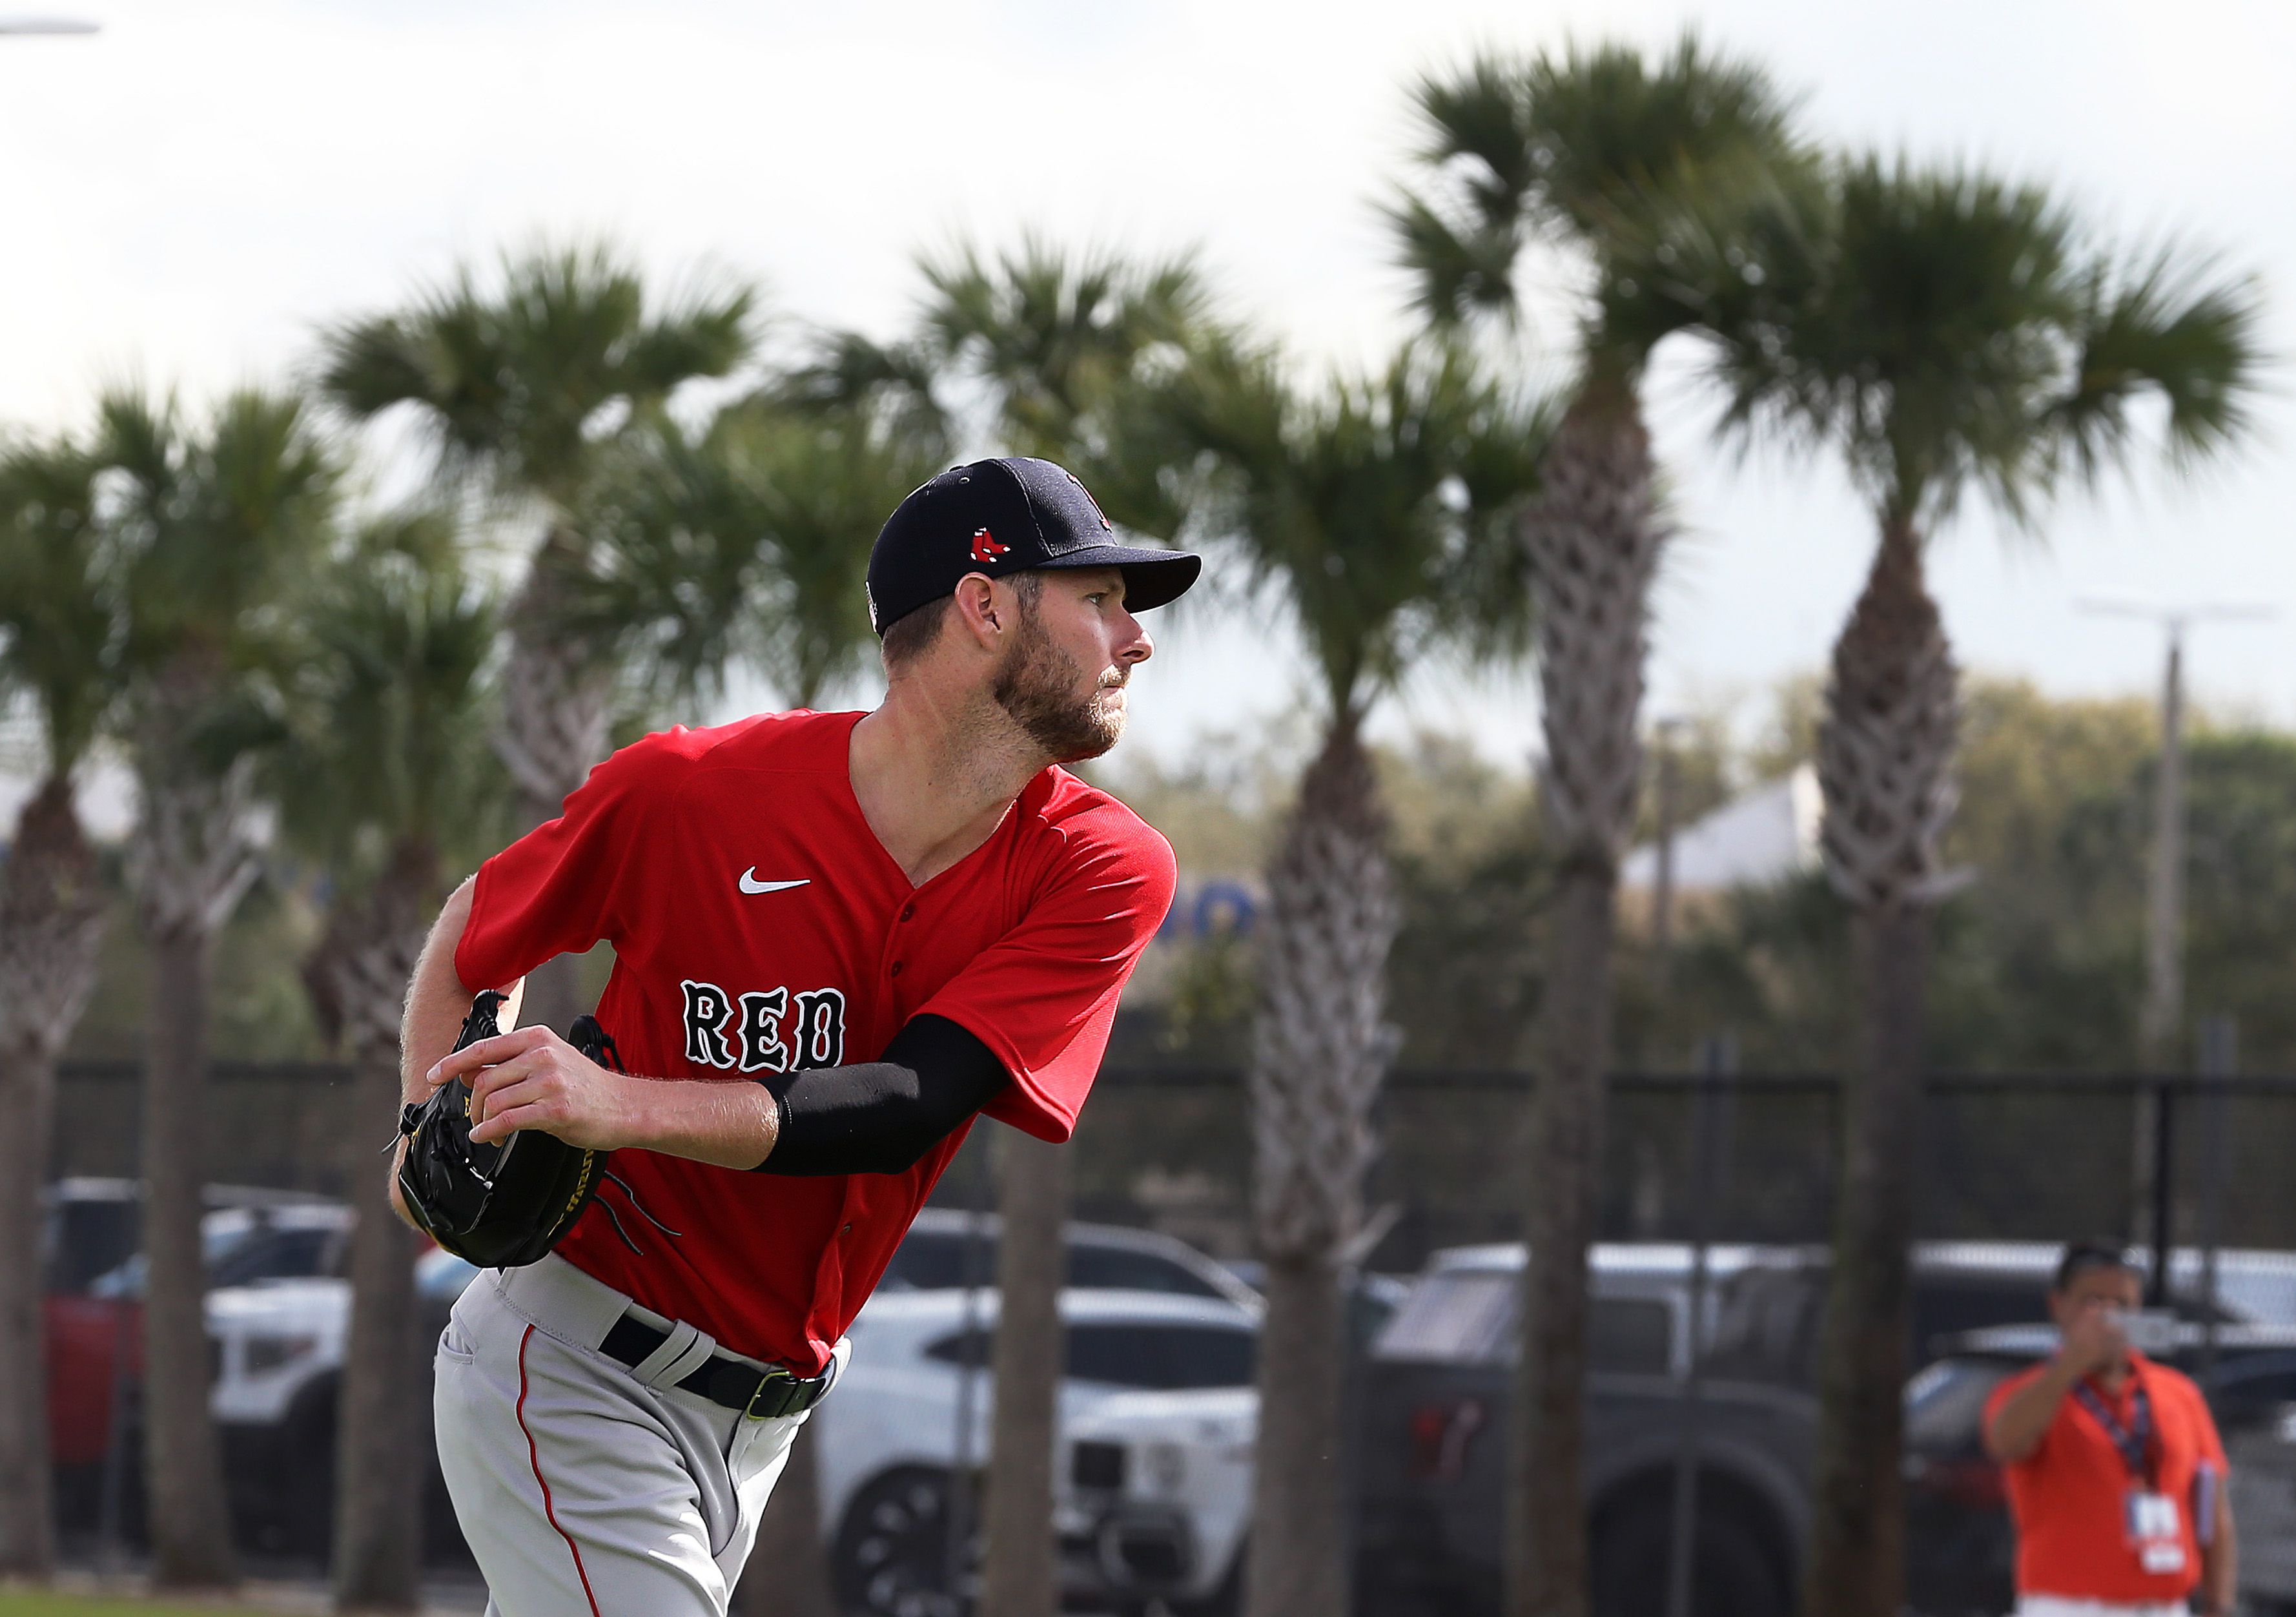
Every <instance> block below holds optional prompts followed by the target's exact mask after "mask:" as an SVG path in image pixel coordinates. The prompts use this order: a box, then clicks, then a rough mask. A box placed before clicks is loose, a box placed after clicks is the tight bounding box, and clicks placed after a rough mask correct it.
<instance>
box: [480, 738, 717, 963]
mask: <svg viewBox="0 0 2296 1617" xmlns="http://www.w3.org/2000/svg"><path fill="white" fill-rule="evenodd" d="M674 734H675V733H672V735H650V736H648V737H646V738H645V739H644V741H640V742H637V743H634V744H632V745H630V746H627V747H625V748H623V749H622V750H621V751H619V752H617V753H615V754H614V755H613V756H612V757H611V758H609V759H606V761H605V762H603V763H602V764H600V765H599V766H598V767H596V768H594V769H593V770H591V771H590V776H589V778H588V779H587V780H586V781H584V782H583V783H582V784H581V785H579V786H578V787H576V788H575V789H574V791H572V792H570V793H568V795H567V798H566V801H565V804H564V807H563V808H562V810H561V811H560V813H559V816H558V817H557V818H556V819H554V820H551V821H548V822H546V823H545V824H543V825H537V826H536V827H535V828H534V829H533V830H532V831H529V832H528V833H526V834H525V835H524V836H522V837H521V838H519V840H518V841H515V842H512V844H511V845H510V846H509V847H507V848H505V849H504V850H502V851H501V852H500V853H498V854H496V855H495V856H494V858H490V859H488V861H487V862H486V863H485V864H483V865H481V866H479V875H478V881H477V883H476V885H475V886H474V887H473V888H472V890H471V917H470V920H469V921H468V922H467V923H465V924H464V925H463V936H462V940H461V941H460V942H459V943H457V944H456V945H455V975H456V976H457V977H460V978H461V979H462V980H463V986H465V987H466V988H471V989H489V988H502V987H504V986H506V985H508V984H509V983H511V982H512V981H515V980H516V979H518V978H520V977H523V976H524V975H526V973H529V972H530V971H532V970H533V969H534V968H535V967H536V966H538V965H540V964H543V963H544V962H545V961H546V960H550V959H552V958H553V957H555V956H559V955H571V954H580V953H582V952H583V951H585V950H586V949H588V948H590V947H591V946H592V945H594V944H595V943H597V942H599V941H600V940H606V939H612V938H615V937H617V936H618V935H619V933H620V932H622V930H623V926H624V922H625V913H624V912H625V907H626V904H627V900H628V898H629V895H630V892H631V891H632V889H633V887H634V886H635V882H634V881H633V880H632V876H633V872H634V868H635V864H636V861H637V859H638V858H639V855H640V852H641V849H642V846H643V843H644V837H645V828H646V825H647V823H648V821H649V820H650V819H651V818H652V817H654V816H655V815H656V814H657V813H658V811H659V800H660V797H661V796H662V795H663V794H664V793H665V792H668V791H670V790H672V789H674V779H673V777H671V776H668V773H667V770H668V766H670V765H671V764H672V763H674V761H675V757H674V754H673V753H672V752H671V751H670V746H669V744H668V743H670V741H671V739H672V736H673V735H674Z"/></svg>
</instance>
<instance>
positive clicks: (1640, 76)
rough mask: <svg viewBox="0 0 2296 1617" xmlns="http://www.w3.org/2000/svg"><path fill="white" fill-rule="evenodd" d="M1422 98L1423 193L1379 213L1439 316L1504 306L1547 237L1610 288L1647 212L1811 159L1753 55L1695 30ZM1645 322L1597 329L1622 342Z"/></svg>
mask: <svg viewBox="0 0 2296 1617" xmlns="http://www.w3.org/2000/svg"><path fill="white" fill-rule="evenodd" d="M1413 99H1414V101H1415V103H1416V105H1417V110H1418V111H1419V114H1420V118H1421V122H1422V125H1423V141H1422V144H1421V145H1420V148H1419V152H1418V155H1419V159H1420V161H1421V165H1422V168H1423V181H1422V188H1421V191H1420V193H1419V194H1417V195H1416V196H1415V197H1411V198H1406V200H1405V201H1401V202H1399V203H1396V204H1391V205H1390V206H1389V207H1388V208H1387V209H1385V210H1384V211H1385V214H1386V217H1387V219H1388V223H1389V226H1390V230H1391V232H1392V233H1393V235H1394V239H1395V241H1396V244H1397V254H1398V260H1399V262H1400V263H1401V264H1402V265H1403V267H1405V268H1406V269H1407V270H1409V271H1411V272H1412V273H1413V275H1414V276H1415V280H1416V283H1417V291H1416V295H1415V302H1416V304H1417V305H1418V307H1419V308H1421V309H1422V311H1423V312H1424V313H1426V314H1427V315H1429V316H1431V318H1433V319H1435V320H1437V321H1438V322H1447V321H1456V320H1457V319H1459V318H1461V317H1463V316H1464V315H1466V314H1468V313H1471V312H1490V311H1498V312H1502V313H1505V312H1507V311H1509V310H1511V308H1512V307H1513V286H1512V279H1513V273H1514V265H1515V261H1516V259H1517V258H1518V257H1519V256H1520V253H1521V250H1522V249H1523V248H1524V247H1526V246H1527V245H1529V243H1530V242H1534V241H1538V240H1542V239H1543V240H1546V241H1548V242H1552V243H1554V244H1557V245H1562V246H1567V247H1569V248H1570V249H1571V250H1573V251H1574V252H1575V253H1576V254H1577V255H1578V256H1579V258H1580V259H1582V260H1583V261H1586V262H1587V263H1589V264H1590V265H1591V266H1592V267H1593V268H1594V269H1595V284H1596V285H1597V287H1598V288H1602V287H1606V286H1608V285H1609V283H1612V282H1614V281H1615V280H1616V279H1617V278H1618V277H1619V275H1620V271H1619V270H1618V269H1617V268H1616V267H1614V265H1613V264H1612V262H1611V260H1612V259H1613V257H1614V256H1615V255H1617V254H1619V253H1620V252H1621V251H1627V250H1631V247H1632V244H1633V242H1634V239H1635V235H1636V231H1637V230H1638V229H1639V227H1640V226H1641V224H1642V222H1643V220H1644V217H1645V216H1646V215H1647V214H1648V213H1649V212H1650V210H1651V209H1653V208H1656V207H1660V206H1663V205H1666V204H1668V203H1669V202H1674V201H1682V200H1684V199H1685V198H1694V197H1695V196H1696V194H1697V193H1698V191H1699V189H1700V188H1701V187H1702V186H1705V185H1711V184H1712V183H1714V181H1715V180H1716V178H1717V177H1718V176H1727V175H1733V174H1735V173H1737V172H1738V171H1742V170H1743V171H1746V173H1747V175H1748V176H1749V178H1747V179H1744V180H1734V181H1733V183H1736V184H1746V183H1751V178H1752V177H1757V176H1759V174H1760V173H1761V172H1762V171H1764V170H1765V169H1767V168H1768V167H1769V166H1771V165H1784V164H1792V163H1794V162H1798V161H1800V160H1803V159H1802V155H1801V154H1802V151H1803V148H1802V145H1801V143H1800V140H1799V138H1798V137H1797V136H1796V135H1795V134H1794V132H1793V130H1792V113H1793V102H1792V98H1790V97H1788V96H1786V95H1784V94H1782V93H1781V92H1780V91H1779V90H1778V89H1777V88H1776V86H1775V84H1774V83H1773V81H1772V80H1771V79H1770V78H1769V77H1768V75H1767V72H1766V71H1765V70H1763V69H1762V68H1761V67H1760V66H1759V65H1758V64H1756V63H1755V62H1752V61H1751V60H1750V59H1745V58H1741V57H1735V56H1731V55H1727V54H1724V53H1718V52H1716V51H1713V50H1711V49H1710V48H1708V47H1707V46H1706V45H1703V44H1702V42H1701V41H1700V40H1699V39H1698V38H1697V37H1696V36H1695V35H1685V36H1684V37H1683V38H1682V39H1681V40H1680V42H1679V43H1678V44H1677V45H1676V46H1675V47H1674V49H1673V51H1672V52H1671V53H1669V54H1668V55H1666V56H1665V57H1663V58H1662V59H1661V60H1660V61H1658V62H1650V61H1647V60H1645V58H1644V54H1643V53H1642V52H1641V51H1640V50H1639V49H1637V48H1636V47H1634V46H1631V45H1621V44H1604V45H1595V46H1592V47H1581V46H1576V45H1574V46H1571V47H1570V48H1568V49H1566V50H1564V51H1562V52H1561V53H1541V54H1538V55H1535V56H1531V57H1528V58H1523V59H1511V58H1505V57H1500V56H1495V55H1489V54H1485V55H1479V56H1477V57H1475V58H1473V59H1472V60H1471V61H1470V62H1467V63H1466V64H1465V66H1464V67H1463V68H1462V69H1460V70H1456V72H1454V73H1452V74H1451V75H1449V76H1447V77H1442V78H1424V79H1422V80H1421V81H1420V83H1419V84H1418V85H1417V86H1415V90H1414V92H1413ZM1648 312H1649V311H1648V310H1647V309H1645V310H1644V313H1645V314H1647V313H1648ZM1647 329H1648V328H1647V325H1646V324H1637V325H1634V326H1630V327H1621V328H1620V329H1617V330H1612V329H1610V328H1608V327H1605V326H1603V324H1601V323H1600V322H1599V321H1590V322H1589V330H1590V332H1591V333H1592V334H1593V335H1594V336H1595V338H1596V339H1597V340H1598V341H1600V342H1602V343H1603V344H1605V345H1607V346H1609V347H1610V348H1612V349H1626V348H1627V347H1628V345H1629V344H1630V342H1631V341H1634V340H1636V338H1638V337H1639V335H1640V333H1642V332H1644V331H1646V330H1647ZM1665 329H1675V328H1672V327H1668V328H1665ZM1630 333H1631V334H1630ZM1659 334H1661V335H1663V334H1664V331H1663V330H1661V332H1659ZM1650 340H1651V341H1654V339H1650ZM1639 351H1640V352H1646V351H1647V347H1646V346H1645V347H1644V349H1641V350H1639ZM1633 362H1634V361H1633V360H1632V357H1629V365H1631V364H1632V363H1633Z"/></svg>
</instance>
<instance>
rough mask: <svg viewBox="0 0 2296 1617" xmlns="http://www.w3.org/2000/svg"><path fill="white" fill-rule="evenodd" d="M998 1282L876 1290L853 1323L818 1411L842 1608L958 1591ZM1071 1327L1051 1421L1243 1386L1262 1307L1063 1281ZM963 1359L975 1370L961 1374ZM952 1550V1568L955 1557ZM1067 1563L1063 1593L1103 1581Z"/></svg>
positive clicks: (938, 1601) (991, 1392)
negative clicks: (960, 1523)
mask: <svg viewBox="0 0 2296 1617" xmlns="http://www.w3.org/2000/svg"><path fill="white" fill-rule="evenodd" d="M996 1309H997V1296H996V1293H995V1292H993V1291H980V1292H970V1293H968V1292H965V1291H961V1290H960V1291H939V1290H936V1291H911V1292H891V1293H879V1294H878V1295H877V1296H876V1297H874V1298H873V1299H872V1300H871V1301H870V1302H869V1304H868V1306H867V1307H865V1308H864V1309H862V1310H861V1317H860V1318H859V1319H857V1320H856V1321H855V1322H854V1325H853V1328H852V1332H851V1337H852V1343H853V1351H852V1359H851V1362H850V1364H849V1367H848V1368H847V1370H846V1372H845V1374H844V1376H843V1380H842V1384H841V1385H840V1387H839V1388H838V1390H837V1391H835V1392H834V1393H832V1395H831V1397H830V1398H829V1399H828V1400H827V1401H826V1402H825V1403H824V1404H823V1405H822V1406H821V1409H820V1412H819V1413H818V1414H817V1415H816V1416H815V1417H814V1418H815V1420H816V1422H817V1423H818V1427H817V1429H818V1431H819V1433H820V1436H819V1440H818V1441H819V1444H820V1448H819V1455H820V1467H821V1472H820V1474H821V1500H822V1519H823V1523H824V1529H825V1531H827V1533H828V1536H829V1547H830V1570H831V1576H832V1582H833V1585H834V1587H835V1588H836V1590H837V1594H838V1597H839V1599H840V1601H841V1602H843V1604H844V1606H845V1609H846V1610H848V1611H849V1612H862V1613H886V1617H906V1614H907V1613H914V1612H926V1611H939V1610H945V1609H949V1608H948V1606H947V1600H948V1598H949V1596H950V1595H951V1593H952V1590H951V1588H950V1575H951V1572H952V1570H955V1573H956V1576H957V1577H958V1579H959V1580H960V1585H959V1587H958V1588H957V1589H956V1590H955V1591H954V1592H955V1594H956V1595H957V1596H958V1597H959V1598H960V1599H963V1598H969V1597H970V1596H971V1593H972V1590H971V1588H970V1586H969V1581H967V1580H969V1579H970V1576H971V1572H970V1567H971V1564H972V1559H973V1556H974V1553H975V1548H976V1547H975V1546H974V1545H973V1544H972V1542H971V1541H970V1538H969V1536H968V1539H966V1540H965V1541H964V1542H963V1543H961V1545H960V1547H959V1549H958V1553H957V1554H956V1555H955V1556H954V1557H953V1556H952V1553H951V1543H950V1540H951V1537H952V1529H951V1518H952V1512H953V1510H954V1509H955V1479H956V1477H957V1476H958V1474H959V1473H961V1472H963V1473H968V1474H969V1473H971V1472H972V1470H973V1469H974V1468H977V1467H979V1466H980V1465H983V1464H985V1462H986V1460H987V1457H988V1431H989V1420H990V1416H991V1412H992V1403H993V1399H994V1397H995V1389H994V1387H993V1385H992V1384H991V1381H990V1377H989V1375H988V1358H989V1342H990V1338H991V1337H992V1335H993V1334H994V1332H995V1329H996ZM1061 1317H1062V1322H1063V1325H1064V1326H1065V1327H1066V1331H1067V1349H1066V1366H1065V1374H1064V1375H1063V1377H1062V1382H1061V1387H1060V1392H1059V1410H1060V1419H1061V1421H1062V1424H1063V1425H1064V1426H1065V1425H1069V1424H1073V1423H1075V1422H1077V1421H1078V1420H1079V1419H1081V1418H1082V1417H1084V1416H1086V1415H1087V1414H1088V1413H1090V1411H1091V1410H1092V1409H1093V1408H1095V1407H1096V1406H1097V1405H1099V1404H1101V1403H1103V1402H1104V1401H1106V1400H1107V1399H1111V1398H1112V1397H1116V1396H1119V1395H1121V1394H1123V1393H1125V1392H1128V1391H1134V1392H1137V1391H1159V1392H1177V1391H1216V1390H1226V1391H1237V1390H1248V1389H1249V1388H1251V1385H1252V1384H1253V1378H1254V1375H1255V1363H1254V1361H1255V1358H1256V1355H1257V1352H1258V1347H1259V1314H1258V1312H1257V1310H1255V1309H1249V1308H1245V1307H1243V1306H1242V1305H1241V1304H1239V1303H1237V1302H1235V1301H1231V1300H1229V1299H1227V1298H1225V1297H1217V1298H1215V1297H1191V1296H1181V1295H1176V1294H1174V1293H1169V1292H1119V1291H1093V1290H1086V1289H1083V1288H1076V1289H1071V1290H1068V1291H1064V1292H1062V1293H1061ZM968 1372H970V1373H968ZM953 1562H954V1567H953ZM1078 1570H1079V1569H1077V1568H1074V1567H1066V1568H1064V1572H1067V1573H1070V1574H1071V1576H1070V1580H1069V1581H1070V1584H1071V1587H1070V1589H1069V1591H1068V1592H1070V1593H1074V1594H1094V1593H1097V1592H1098V1582H1099V1580H1098V1579H1097V1577H1096V1576H1076V1575H1074V1574H1076V1573H1078Z"/></svg>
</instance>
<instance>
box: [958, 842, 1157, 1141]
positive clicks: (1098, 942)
mask: <svg viewBox="0 0 2296 1617" xmlns="http://www.w3.org/2000/svg"><path fill="white" fill-rule="evenodd" d="M1119 812H1124V811H1121V810H1119ZM1126 818H1127V819H1128V820H1129V825H1128V826H1127V827H1126V828H1125V829H1126V833H1125V834H1120V835H1114V836H1111V837H1109V838H1107V839H1106V840H1103V841H1096V842H1095V843H1092V844H1088V845H1087V846H1086V847H1085V848H1083V849H1082V850H1080V851H1079V852H1078V853H1076V854H1074V855H1072V856H1070V858H1069V859H1067V860H1066V861H1065V862H1064V863H1063V865H1062V868H1061V869H1060V870H1059V871H1058V873H1057V874H1055V876H1054V881H1053V883H1052V886H1051V888H1050V890H1049V891H1047V892H1046V894H1045V895H1044V896H1043V897H1042V898H1040V899H1037V902H1036V903H1034V904H1033V905H1031V906H1030V907H1029V910H1028V912H1027V914H1026V915H1023V916H1022V917H1021V921H1020V923H1019V924H1017V925H1016V926H1014V927H1013V930H1012V931H1010V932H1006V933H1005V936H1004V937H1002V938H1000V939H998V940H996V942H995V943H993V944H991V945H990V946H989V947H988V948H987V949H985V950H984V951H982V953H981V954H980V956H978V957H977V958H976V959H974V960H973V961H972V964H969V965H968V966H966V967H965V968H964V971H962V972H960V973H957V975H956V976H955V978H954V979H953V980H952V981H949V982H948V983H947V986H945V987H944V988H942V989H941V990H940V991H939V993H937V994H935V995H934V996H933V997H932V998H931V1000H930V1001H928V1002H927V1003H926V1004H925V1005H923V1006H922V1008H921V1009H920V1011H919V1014H921V1015H923V1014H930V1015H934V1016H943V1017H947V1019H948V1020H949V1021H951V1022H955V1023H956V1024H957V1025H958V1026H960V1027H962V1028H964V1030H966V1031H968V1032H970V1033H971V1034H972V1036H973V1037H974V1038H978V1039H980V1042H981V1043H982V1044H984V1045H986V1046H988V1048H989V1050H990V1051H991V1052H992V1053H994V1054H995V1055H996V1059H997V1060H998V1061H1000V1062H1002V1063H1004V1065H1005V1071H1007V1072H1009V1073H1011V1074H1012V1077H1013V1081H1012V1083H1010V1084H1009V1085H1007V1086H1005V1088H1004V1089H1003V1090H1001V1091H1000V1092H999V1093H998V1094H997V1096H996V1098H995V1099H994V1100H993V1101H991V1102H990V1103H989V1104H988V1106H987V1107H986V1108H984V1110H985V1111H986V1112H987V1114H988V1116H990V1117H993V1118H995V1119H996V1120H998V1121H999V1122H1003V1123H1010V1124H1011V1125H1012V1126H1013V1127H1014V1128H1015V1129H1021V1130H1022V1131H1023V1132H1024V1133H1028V1134H1031V1135H1034V1136H1035V1137H1037V1138H1038V1139H1040V1140H1049V1141H1051V1142H1052V1143H1054V1145H1059V1144H1061V1143H1062V1142H1063V1141H1065V1140H1067V1139H1068V1137H1069V1136H1070V1134H1071V1133H1072V1132H1074V1130H1075V1129H1076V1120H1077V1113H1078V1112H1079V1111H1081V1110H1082V1109H1083V1107H1084V1097H1085V1094H1086V1092H1087V1090H1089V1089H1090V1088H1092V1080H1093V1079H1094V1077H1095V1075H1096V1074H1097V1073H1098V1072H1099V1071H1100V1058H1101V1056H1102V1055H1103V1053H1104V1052H1105V1051H1106V1050H1107V1048H1108V1035H1109V1030H1110V1029H1111V1027H1113V1026H1114V1025H1115V1022H1116V1001H1117V998H1118V996H1119V995H1120V994H1121V993H1122V992H1123V990H1124V984H1125V982H1126V981H1127V980H1128V978H1130V976H1131V975H1132V968H1133V967H1134V966H1135V965H1136V964H1138V962H1139V959H1140V952H1141V950H1143V949H1144V948H1146V947H1147V946H1148V941H1149V940H1150V939H1152V938H1153V937H1154V936H1155V935H1156V929H1157V928H1158V927H1160V926H1161V925H1162V924H1163V923H1164V915H1165V912H1166V911H1167V910H1169V909H1170V908H1171V907H1172V893H1173V889H1174V887H1175V886H1176V884H1177V880H1178V876H1177V870H1176V868H1175V866H1174V864H1173V859H1172V850H1171V848H1170V846H1169V844H1168V843H1167V842H1166V841H1164V839H1163V838H1162V837H1160V836H1159V835H1157V834H1156V833H1155V832H1154V831H1152V830H1151V829H1149V827H1148V826H1147V825H1144V824H1143V823H1142V822H1140V821H1138V820H1136V819H1130V817H1129V815H1128V814H1127V815H1126Z"/></svg>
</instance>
